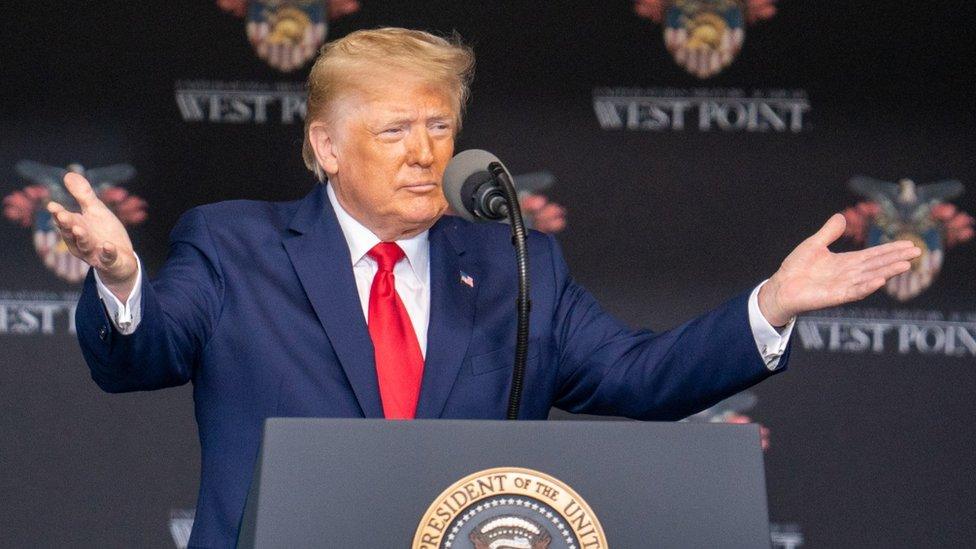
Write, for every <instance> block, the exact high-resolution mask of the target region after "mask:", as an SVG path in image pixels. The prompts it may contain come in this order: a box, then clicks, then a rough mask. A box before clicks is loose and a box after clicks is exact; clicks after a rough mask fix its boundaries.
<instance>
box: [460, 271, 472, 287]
mask: <svg viewBox="0 0 976 549" xmlns="http://www.w3.org/2000/svg"><path fill="white" fill-rule="evenodd" d="M461 284H467V285H468V287H469V288H474V279H473V278H471V275H469V274H468V273H466V272H464V271H461Z"/></svg>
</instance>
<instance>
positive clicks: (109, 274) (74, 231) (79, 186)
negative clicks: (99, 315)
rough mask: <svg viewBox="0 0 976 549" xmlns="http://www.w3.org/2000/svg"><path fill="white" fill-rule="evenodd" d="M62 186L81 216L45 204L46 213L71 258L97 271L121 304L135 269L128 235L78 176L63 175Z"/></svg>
mask: <svg viewBox="0 0 976 549" xmlns="http://www.w3.org/2000/svg"><path fill="white" fill-rule="evenodd" d="M64 186H65V188H66V189H68V192H69V193H71V196H73V197H74V199H75V200H76V201H77V202H78V205H79V206H81V213H74V212H69V211H68V210H66V209H65V208H64V206H62V205H61V204H58V203H57V202H53V201H52V202H48V204H47V211H49V212H50V213H51V216H52V217H53V218H54V224H55V225H56V226H57V228H58V231H60V233H61V238H63V239H64V243H65V244H67V246H68V251H70V252H71V255H73V256H75V257H77V258H79V259H81V260H82V261H84V262H85V263H88V264H89V265H91V266H92V267H93V268H94V269H95V270H96V271H98V277H99V278H100V279H101V281H102V283H103V284H105V286H106V287H108V289H110V290H112V293H113V294H115V297H117V298H119V301H121V302H123V303H125V302H126V300H127V299H128V298H129V294H131V293H132V288H133V287H134V286H135V283H136V275H137V274H138V268H139V267H138V263H137V261H136V255H135V253H134V252H133V251H132V241H131V240H129V233H128V232H126V230H125V227H123V226H122V222H121V221H119V218H117V217H115V214H113V213H112V211H111V210H109V209H108V207H107V206H106V205H105V204H104V203H103V202H102V201H101V200H99V199H98V196H96V195H95V191H94V190H93V189H92V186H91V184H90V183H88V180H87V179H85V178H84V177H83V176H82V175H81V174H77V173H69V174H67V175H65V176H64Z"/></svg>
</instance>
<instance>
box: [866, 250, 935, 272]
mask: <svg viewBox="0 0 976 549" xmlns="http://www.w3.org/2000/svg"><path fill="white" fill-rule="evenodd" d="M920 255H922V250H921V249H920V248H916V247H915V246H914V245H913V246H910V247H907V248H895V249H893V250H891V251H889V252H888V253H886V254H882V255H877V256H874V257H872V258H870V259H867V260H865V261H863V262H861V268H862V269H864V271H865V272H868V271H874V270H876V269H880V268H882V267H884V266H886V265H889V264H891V263H894V262H896V261H911V260H912V259H915V258H916V257H918V256H920Z"/></svg>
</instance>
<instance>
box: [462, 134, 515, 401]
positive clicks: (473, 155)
mask: <svg viewBox="0 0 976 549" xmlns="http://www.w3.org/2000/svg"><path fill="white" fill-rule="evenodd" d="M444 194H445V196H446V197H447V201H448V203H449V204H451V206H452V207H453V209H454V211H455V212H456V213H457V214H458V215H460V216H461V217H464V218H466V219H468V220H471V221H499V220H503V219H506V218H507V219H508V221H509V224H510V226H511V229H512V246H513V247H514V248H515V260H516V266H517V270H518V295H517V297H516V299H515V307H516V312H517V320H516V327H515V361H514V368H513V369H512V387H511V390H510V392H509V396H508V411H507V414H506V419H510V420H514V419H518V415H519V408H520V407H521V403H522V387H523V380H524V378H525V363H526V360H527V359H528V353H529V313H530V311H531V308H532V302H531V300H530V299H529V249H528V243H527V240H526V239H527V236H528V234H527V232H526V228H525V222H524V220H523V219H522V209H521V207H520V206H519V201H518V193H517V191H516V190H515V184H514V182H513V181H512V176H511V174H509V173H508V170H507V169H506V168H505V165H504V164H502V162H501V161H500V160H498V158H497V157H495V155H493V154H491V153H489V152H487V151H482V150H478V149H472V150H467V151H464V152H461V153H459V154H458V155H457V156H455V157H454V158H453V159H452V160H451V163H450V164H449V165H448V167H447V169H446V170H445V172H444Z"/></svg>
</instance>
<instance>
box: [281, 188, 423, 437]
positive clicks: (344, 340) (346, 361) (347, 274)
mask: <svg viewBox="0 0 976 549" xmlns="http://www.w3.org/2000/svg"><path fill="white" fill-rule="evenodd" d="M288 228H289V231H290V234H289V235H287V236H286V237H285V239H284V246H285V250H287V252H288V257H289V258H290V259H291V262H292V264H293V265H294V267H295V272H296V273H298V278H299V280H301V283H302V287H303V288H304V289H305V294H306V295H307V296H308V300H309V301H310V302H311V303H312V308H313V309H314V310H315V314H316V316H318V319H319V322H320V323H321V324H322V327H323V328H325V331H326V333H327V334H328V336H329V341H331V342H332V347H333V348H334V349H335V351H336V354H337V355H338V357H339V363H340V364H341V365H342V369H343V370H344V371H345V373H346V377H347V378H348V380H349V384H350V385H352V389H353V392H354V393H355V394H356V399H357V400H358V401H359V406H360V408H362V411H363V415H364V416H366V417H377V418H381V417H383V407H382V405H381V403H380V393H379V385H378V383H377V381H376V366H375V363H374V360H373V342H372V340H371V339H370V337H369V331H368V329H367V327H366V321H365V319H363V310H362V306H361V304H360V302H359V292H358V290H357V289H356V279H355V277H354V275H353V271H352V259H351V258H350V256H349V246H348V245H347V244H346V240H345V238H344V237H343V236H342V230H341V229H340V228H339V222H338V221H337V220H336V217H335V212H334V211H333V210H332V207H331V204H329V200H328V197H327V196H326V193H325V185H318V186H317V187H316V189H315V190H313V191H312V192H311V193H310V194H309V195H308V196H307V197H306V198H305V199H304V200H303V201H302V202H301V203H300V206H299V209H298V211H297V212H296V214H295V217H294V218H293V219H292V222H291V224H290V225H289V227H288ZM431 278H433V274H431Z"/></svg>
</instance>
